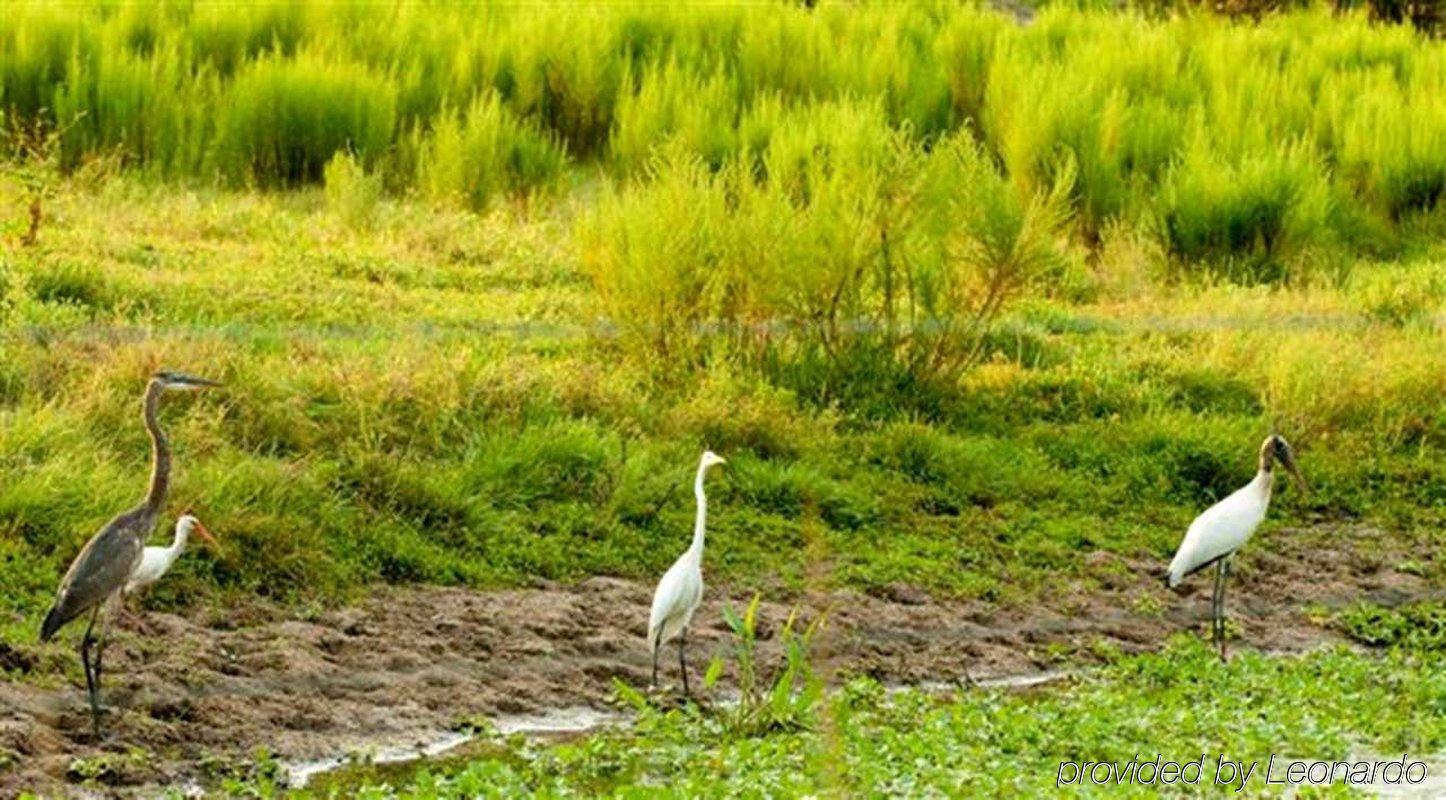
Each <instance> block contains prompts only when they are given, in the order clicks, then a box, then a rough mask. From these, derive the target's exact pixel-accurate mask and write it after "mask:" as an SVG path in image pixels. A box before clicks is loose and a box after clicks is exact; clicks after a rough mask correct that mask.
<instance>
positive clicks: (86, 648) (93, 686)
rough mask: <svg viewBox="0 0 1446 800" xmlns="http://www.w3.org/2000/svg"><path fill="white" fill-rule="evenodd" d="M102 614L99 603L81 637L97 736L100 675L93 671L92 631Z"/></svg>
mask: <svg viewBox="0 0 1446 800" xmlns="http://www.w3.org/2000/svg"><path fill="white" fill-rule="evenodd" d="M99 614H100V606H99V605H97V606H96V607H95V608H93V609H91V611H90V622H89V623H88V624H87V625H86V626H85V635H84V636H82V637H80V665H81V667H83V668H84V669H85V693H86V696H87V697H88V698H89V699H90V724H91V728H92V729H93V730H94V731H95V734H96V735H97V736H99V735H100V697H99V694H98V692H99V686H98V684H99V676H98V675H97V674H96V673H95V672H94V671H93V669H94V668H93V667H92V666H91V661H90V645H91V641H92V639H91V633H92V631H94V630H95V618H96V617H97V616H98V615H99Z"/></svg>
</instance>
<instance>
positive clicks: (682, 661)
mask: <svg viewBox="0 0 1446 800" xmlns="http://www.w3.org/2000/svg"><path fill="white" fill-rule="evenodd" d="M687 646H688V630H687V629H686V628H684V629H683V630H682V632H680V633H679V634H678V669H679V670H682V672H683V696H684V697H692V696H693V695H692V693H691V692H689V691H688V659H687V658H686V657H685V655H684V652H683V650H684V648H685V647H687Z"/></svg>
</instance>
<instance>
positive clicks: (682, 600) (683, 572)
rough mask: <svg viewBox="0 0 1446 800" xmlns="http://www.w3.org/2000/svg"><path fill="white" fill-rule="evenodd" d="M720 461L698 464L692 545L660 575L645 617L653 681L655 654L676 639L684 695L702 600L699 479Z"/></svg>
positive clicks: (703, 518)
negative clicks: (691, 633)
mask: <svg viewBox="0 0 1446 800" xmlns="http://www.w3.org/2000/svg"><path fill="white" fill-rule="evenodd" d="M722 463H724V462H723V459H722V458H720V457H719V456H717V455H715V454H714V453H713V452H712V451H709V452H705V453H704V454H703V458H702V460H701V461H700V462H699V464H698V477H697V479H696V480H695V481H694V483H693V494H694V496H696V497H697V499H698V516H697V519H696V520H695V522H694V523H693V543H692V545H690V546H689V547H688V549H687V551H686V552H684V553H683V555H681V556H679V557H678V560H677V561H674V562H673V566H671V567H668V571H667V572H665V573H663V579H662V580H660V581H658V588H657V591H655V592H653V609H652V612H651V613H650V614H649V615H648V647H649V648H650V649H651V650H652V654H653V681H654V683H656V682H657V678H658V651H659V650H660V649H661V648H662V646H663V645H664V644H665V643H667V642H670V641H672V640H674V639H679V637H683V638H681V639H679V646H678V666H679V668H680V669H681V670H682V674H683V690H684V693H686V692H687V687H688V667H687V664H686V661H685V659H684V656H683V643H684V642H686V634H687V631H688V624H689V623H691V622H692V621H693V614H694V613H695V612H697V610H698V604H699V603H701V602H702V600H703V536H704V531H705V530H706V527H707V521H708V497H707V496H706V495H705V494H704V493H703V477H704V476H705V475H707V473H708V468H709V467H711V466H713V465H714V464H722Z"/></svg>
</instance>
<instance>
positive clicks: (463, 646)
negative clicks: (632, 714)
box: [0, 530, 1440, 797]
mask: <svg viewBox="0 0 1446 800" xmlns="http://www.w3.org/2000/svg"><path fill="white" fill-rule="evenodd" d="M1372 538H1373V533H1372V532H1371V531H1367V530H1360V531H1354V532H1347V533H1343V534H1342V536H1341V537H1340V538H1339V540H1338V541H1339V545H1340V549H1339V550H1334V551H1333V550H1329V549H1326V550H1318V549H1316V550H1312V549H1305V548H1301V549H1299V551H1296V552H1289V551H1287V552H1283V553H1272V552H1269V551H1267V550H1265V548H1259V549H1258V550H1257V551H1256V552H1253V553H1251V554H1250V555H1249V556H1247V557H1245V558H1242V559H1241V562H1242V563H1240V564H1239V565H1238V566H1237V570H1236V574H1235V575H1234V576H1233V584H1232V588H1231V596H1230V604H1231V613H1232V615H1233V618H1234V619H1235V620H1236V621H1237V622H1238V624H1239V625H1240V628H1241V630H1242V634H1243V639H1244V641H1243V642H1241V643H1239V644H1238V645H1237V646H1239V647H1251V648H1259V649H1270V650H1285V651H1290V650H1300V649H1305V648H1309V647H1313V646H1316V645H1318V644H1320V643H1321V642H1323V641H1330V640H1332V639H1335V638H1337V635H1336V634H1334V633H1333V632H1331V631H1330V630H1328V629H1325V628H1322V627H1320V625H1318V624H1317V623H1316V622H1313V621H1312V619H1311V617H1316V618H1319V616H1320V615H1319V614H1318V613H1315V612H1316V611H1318V609H1319V608H1320V607H1326V608H1339V607H1341V606H1344V605H1348V604H1351V603H1355V602H1357V601H1371V602H1377V603H1381V604H1385V605H1392V604H1397V603H1401V602H1405V601H1407V600H1412V599H1418V598H1424V597H1439V596H1440V592H1439V590H1438V589H1436V588H1435V587H1432V586H1430V585H1429V584H1428V582H1427V581H1426V580H1424V579H1422V578H1419V577H1416V576H1414V575H1410V574H1405V573H1401V572H1397V571H1396V570H1394V569H1393V568H1392V565H1394V564H1396V563H1399V561H1400V559H1398V558H1395V557H1393V555H1392V554H1390V553H1379V554H1378V555H1377V557H1374V558H1370V559H1362V558H1358V557H1356V556H1355V555H1354V554H1356V553H1359V552H1360V551H1361V550H1362V549H1366V550H1372V551H1373V552H1374V551H1376V549H1377V548H1375V547H1374V546H1373V545H1372V544H1371V543H1370V542H1369V541H1368V540H1370V539H1372ZM1290 540H1291V539H1290V537H1289V535H1288V534H1286V533H1284V532H1282V533H1281V534H1279V538H1277V539H1275V541H1276V542H1282V543H1288V542H1290ZM1361 545H1365V546H1364V548H1362V547H1360V546H1361ZM1288 549H1289V548H1288ZM1093 558H1095V559H1099V560H1103V561H1105V562H1108V561H1117V562H1118V563H1116V564H1107V563H1106V564H1097V565H1096V566H1097V567H1101V568H1100V569H1096V570H1094V572H1095V574H1107V575H1117V576H1118V577H1117V578H1115V579H1112V580H1109V581H1106V582H1105V584H1104V585H1101V586H1098V587H1095V588H1091V589H1090V590H1088V591H1084V590H1072V591H1070V592H1064V591H1062V592H1061V593H1060V595H1059V596H1057V597H1053V598H1049V599H1047V600H1045V601H1042V602H1040V603H1038V604H1032V605H1027V606H1006V607H996V606H990V605H986V604H983V603H973V602H948V601H939V600H935V599H933V598H931V597H929V596H928V595H926V594H925V593H923V592H920V591H918V590H916V589H912V588H910V587H906V586H898V587H890V588H889V589H888V590H886V591H883V592H880V593H879V594H878V595H877V596H870V595H859V594H854V593H846V592H836V593H828V594H816V595H812V596H805V597H802V598H799V599H798V603H799V604H801V605H802V606H803V607H804V608H805V609H806V613H816V612H817V611H818V610H820V609H824V608H827V609H828V610H829V612H830V615H829V618H828V624H827V626H826V628H825V633H824V634H823V637H822V639H821V640H820V642H819V647H818V651H819V659H820V661H821V664H820V666H821V668H822V669H824V670H826V671H827V673H828V674H833V675H840V676H841V675H844V674H858V673H867V674H870V675H873V676H876V677H878V678H880V679H882V680H884V681H887V682H891V683H915V682H926V681H930V682H932V681H949V680H955V679H963V678H964V677H965V676H966V674H967V675H968V676H970V677H973V678H976V679H979V678H986V677H997V676H1003V675H1010V674H1018V673H1027V672H1032V671H1038V670H1041V669H1048V668H1052V667H1057V666H1059V664H1060V661H1061V659H1065V660H1067V661H1069V662H1071V663H1081V662H1083V663H1089V661H1090V660H1091V659H1092V658H1093V657H1094V656H1092V653H1096V652H1099V650H1098V646H1099V645H1101V644H1109V645H1113V646H1114V648H1117V649H1118V650H1120V651H1123V652H1126V653H1129V652H1137V651H1141V650H1148V649H1152V648H1156V647H1158V646H1159V645H1160V644H1161V643H1162V642H1163V641H1165V639H1167V638H1168V637H1169V636H1170V635H1171V634H1173V633H1175V632H1177V631H1180V630H1183V629H1191V628H1193V629H1195V630H1200V631H1203V630H1204V627H1205V626H1204V624H1203V623H1204V620H1205V615H1206V613H1207V609H1208V604H1209V593H1210V578H1209V576H1207V575H1198V576H1195V577H1194V578H1192V579H1191V580H1190V581H1189V582H1188V583H1187V585H1186V586H1185V587H1183V588H1182V589H1181V590H1179V591H1175V592H1171V591H1167V590H1166V589H1164V588H1163V587H1162V586H1161V585H1160V582H1159V579H1158V575H1157V573H1158V572H1159V569H1160V566H1161V565H1159V564H1157V563H1153V562H1151V561H1140V562H1131V561H1128V560H1119V559H1116V558H1115V557H1113V556H1109V555H1104V554H1100V555H1096V556H1093ZM748 596H749V593H748V592H747V591H744V590H743V589H742V588H741V587H734V590H733V591H726V590H720V589H710V590H709V595H708V600H707V602H706V603H705V606H704V608H703V609H702V610H700V612H699V616H698V618H697V619H696V620H695V622H694V634H693V637H692V645H693V649H692V653H691V664H692V667H693V670H694V671H693V677H694V679H695V686H696V685H697V683H701V677H702V670H703V668H704V666H705V665H706V663H707V661H708V659H709V658H710V657H711V655H713V654H714V653H719V654H722V653H724V652H725V651H726V649H727V648H728V646H729V645H728V638H727V635H726V631H727V626H726V625H725V624H724V622H723V617H722V613H721V608H722V605H723V604H724V603H725V602H726V603H732V604H734V606H735V607H738V606H741V605H742V604H744V603H746V601H747V598H748ZM650 598H651V586H648V585H644V584H640V583H634V582H630V581H624V580H619V579H614V578H606V577H599V578H593V579H591V580H587V581H584V582H583V583H581V584H579V585H576V586H551V585H549V586H541V587H538V588H532V589H523V590H513V591H493V592H480V591H471V590H466V589H449V588H436V587H416V588H388V589H383V590H379V591H378V592H377V593H376V594H375V595H373V596H372V597H371V598H370V599H369V600H368V601H367V602H365V603H363V604H362V605H360V606H358V607H354V608H348V609H344V610H337V611H330V612H325V613H321V614H320V615H318V616H316V617H315V618H312V619H305V620H303V619H296V618H288V617H286V616H284V615H282V614H281V612H280V611H279V610H276V609H271V610H266V609H264V608H263V609H259V610H258V609H257V608H247V609H233V610H226V609H202V610H197V611H196V612H194V613H193V614H192V615H191V616H177V615H172V614H162V613H154V612H140V613H137V614H136V615H134V616H133V617H131V618H129V619H127V620H126V621H124V622H123V623H122V625H121V626H120V629H119V631H118V632H117V634H116V635H115V637H114V640H113V643H112V645H111V648H110V650H109V651H108V653H107V661H106V668H107V671H108V674H107V684H106V691H107V694H106V699H107V701H108V703H109V704H110V705H111V706H112V707H113V709H114V711H113V712H112V713H111V714H110V716H109V718H108V730H107V732H106V735H105V736H104V737H103V738H101V739H100V740H99V741H97V740H96V739H94V738H93V737H92V735H91V732H90V728H89V717H88V714H87V712H86V706H85V695H84V691H83V684H81V683H80V681H79V668H78V667H76V668H75V669H74V670H73V672H74V673H75V674H74V675H70V676H69V677H68V678H66V677H62V676H60V675H55V674H49V675H47V674H40V673H42V672H48V671H51V670H53V669H54V667H53V666H52V665H54V664H56V663H61V662H60V658H59V656H60V654H59V653H58V652H57V653H56V654H55V657H54V658H50V659H30V660H29V662H28V663H29V666H30V667H31V668H33V669H34V670H35V672H36V674H32V675H28V676H26V679H25V680H24V681H22V682H11V683H4V684H0V795H3V796H6V797H8V796H12V795H14V794H17V793H18V792H20V791H21V790H24V789H30V790H39V791H41V792H42V793H44V794H46V795H67V794H79V793H86V792H87V790H86V789H82V788H81V786H80V781H81V780H82V779H83V775H82V773H84V772H86V771H87V769H89V771H91V772H92V773H93V774H92V776H91V777H92V780H91V781H90V783H89V784H88V785H89V787H91V789H93V790H95V791H96V792H99V793H101V794H150V793H154V792H155V791H157V789H158V788H159V787H162V786H166V785H172V786H174V785H179V784H182V783H186V782H192V781H198V780H199V781H201V782H203V783H204V782H206V781H209V780H214V779H215V778H216V776H217V775H218V774H224V773H225V772H226V771H227V770H229V769H231V768H232V767H231V766H230V765H232V764H241V763H245V761H246V759H247V758H248V757H249V756H251V755H252V754H253V753H255V752H256V750H257V748H259V747H265V748H267V749H269V750H270V751H271V752H272V753H274V754H276V755H277V756H278V757H279V758H281V759H283V760H287V761H299V760H309V759H317V758H323V757H327V756H333V755H337V754H341V753H346V752H348V751H349V750H352V749H354V748H359V747H369V746H375V745H378V744H382V743H385V744H388V745H397V744H399V743H406V742H407V741H408V740H409V739H411V740H415V741H417V742H423V741H427V740H430V739H433V738H435V736H436V735H437V734H438V732H440V731H443V730H446V729H449V728H452V727H454V726H456V725H457V724H458V723H459V722H460V721H463V720H467V719H476V718H478V717H481V716H496V715H509V714H521V713H535V712H539V711H544V710H548V709H556V708H565V707H571V706H578V705H585V706H594V707H600V708H605V707H607V705H608V699H609V697H610V695H611V694H612V693H613V681H614V680H615V679H616V680H622V681H624V682H626V683H628V684H631V685H634V686H638V687H643V686H646V685H647V682H648V679H649V667H650V661H649V656H648V650H647V644H646V641H645V628H646V622H647V616H648V606H649V601H650ZM791 608H792V604H784V603H765V604H764V606H763V608H762V612H761V619H762V620H763V622H762V625H761V629H762V633H763V635H764V636H765V637H767V638H770V639H771V638H772V636H771V634H772V633H773V632H774V631H776V630H777V627H778V625H779V624H780V622H781V621H782V620H783V619H785V618H786V617H787V615H788V613H789V611H790V609H791ZM74 635H75V636H78V635H79V634H78V632H77V633H75V634H74ZM68 646H69V645H67V647H68ZM6 653H8V654H9V655H10V656H12V657H14V656H15V652H14V651H6ZM6 653H0V655H6ZM675 658H676V654H675V653H673V652H671V651H670V652H669V658H668V659H667V660H666V661H665V671H664V682H665V683H676V681H677V672H676V660H675ZM12 660H15V661H16V663H14V664H11V665H9V666H10V667H11V669H12V670H18V671H20V672H22V673H23V672H24V671H25V670H26V668H27V660H26V659H24V658H12ZM37 664H40V665H42V666H36V665H37ZM719 691H723V689H719ZM6 754H8V756H7V755H6ZM76 759H83V761H82V762H80V763H79V764H77V763H76ZM97 773H98V774H97Z"/></svg>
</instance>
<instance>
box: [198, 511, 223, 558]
mask: <svg viewBox="0 0 1446 800" xmlns="http://www.w3.org/2000/svg"><path fill="white" fill-rule="evenodd" d="M194 531H195V533H196V535H197V536H199V537H201V541H203V542H205V543H206V544H209V545H211V547H212V548H213V549H215V550H217V551H220V549H221V543H220V542H218V541H216V537H215V536H212V535H211V532H210V531H209V530H207V529H206V526H205V525H202V524H201V521H200V520H199V519H198V520H196V527H195V528H194Z"/></svg>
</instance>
